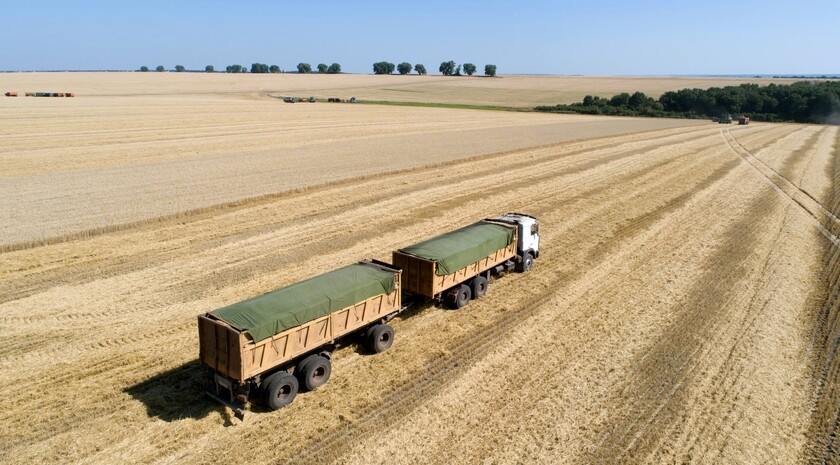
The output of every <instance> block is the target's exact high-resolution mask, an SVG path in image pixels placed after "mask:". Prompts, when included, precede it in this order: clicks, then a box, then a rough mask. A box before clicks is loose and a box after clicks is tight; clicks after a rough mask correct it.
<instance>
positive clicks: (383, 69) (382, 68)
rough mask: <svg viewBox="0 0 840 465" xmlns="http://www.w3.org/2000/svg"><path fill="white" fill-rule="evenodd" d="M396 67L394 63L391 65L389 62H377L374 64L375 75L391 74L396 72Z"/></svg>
mask: <svg viewBox="0 0 840 465" xmlns="http://www.w3.org/2000/svg"><path fill="white" fill-rule="evenodd" d="M395 68H396V66H395V65H394V64H393V63H389V62H387V61H377V62H376V63H374V64H373V73H374V74H391V73H393V72H394V69H395Z"/></svg>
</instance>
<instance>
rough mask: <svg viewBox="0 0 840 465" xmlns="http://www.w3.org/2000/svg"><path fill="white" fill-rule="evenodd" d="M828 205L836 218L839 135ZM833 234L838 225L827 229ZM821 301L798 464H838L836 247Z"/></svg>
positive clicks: (839, 255) (839, 290)
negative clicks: (807, 421) (804, 443)
mask: <svg viewBox="0 0 840 465" xmlns="http://www.w3.org/2000/svg"><path fill="white" fill-rule="evenodd" d="M830 173H831V176H830V178H831V180H832V182H831V186H830V191H829V194H828V203H829V205H830V207H831V211H832V212H833V213H834V214H836V215H840V133H838V134H837V135H836V136H835V140H834V150H833V157H832V163H831V166H830ZM829 227H830V229H831V232H832V233H833V234H835V235H836V234H838V233H840V225H837V224H832V225H830V226H829ZM824 264H825V278H824V279H825V281H824V284H825V300H824V302H823V304H822V306H821V307H820V309H819V311H818V312H817V313H816V315H814V318H813V321H812V322H811V327H812V333H811V335H810V339H811V342H810V347H811V352H812V355H813V358H814V370H813V374H812V390H813V395H812V399H813V400H812V402H813V405H812V407H811V424H810V425H809V428H808V432H807V438H808V444H807V447H806V448H805V450H804V451H803V454H802V461H803V462H804V463H808V464H812V465H838V464H840V247H838V246H837V245H836V244H831V245H830V246H829V247H827V250H826V252H825V259H824Z"/></svg>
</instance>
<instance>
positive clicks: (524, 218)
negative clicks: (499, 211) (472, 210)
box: [493, 213, 540, 271]
mask: <svg viewBox="0 0 840 465" xmlns="http://www.w3.org/2000/svg"><path fill="white" fill-rule="evenodd" d="M493 219H494V220H496V221H502V222H505V223H510V224H515V225H516V226H517V228H519V230H518V231H517V232H518V234H517V236H518V243H517V244H516V252H517V255H518V256H519V263H518V264H517V265H518V267H519V268H520V269H521V270H522V271H527V270H529V269H530V268H531V265H533V262H534V259H535V258H537V257H539V256H540V222H539V221H537V219H536V218H534V217H533V216H531V215H526V214H524V213H505V214H504V215H502V216H497V217H496V218H493Z"/></svg>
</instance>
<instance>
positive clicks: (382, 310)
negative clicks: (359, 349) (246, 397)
mask: <svg viewBox="0 0 840 465" xmlns="http://www.w3.org/2000/svg"><path fill="white" fill-rule="evenodd" d="M394 278H395V287H394V290H393V291H392V292H391V293H390V294H380V295H377V296H373V297H371V298H369V299H367V300H365V301H363V302H359V303H357V304H355V305H351V306H349V307H345V308H343V309H341V310H337V311H335V312H333V313H331V314H329V315H326V316H324V317H322V318H318V319H316V320H312V321H310V322H307V323H305V324H303V325H301V326H298V327H295V328H291V329H289V330H286V331H283V332H282V333H279V334H277V335H275V336H272V337H270V338H268V339H265V340H263V341H260V342H257V343H254V342H251V341H250V340H248V339H247V338H245V337H244V336H243V344H242V345H241V346H240V347H239V350H240V352H241V354H242V356H241V359H242V361H243V363H242V366H243V368H242V374H241V377H234V379H239V380H240V381H243V380H245V379H248V378H252V377H254V376H256V375H258V374H260V373H263V372H265V371H268V370H270V369H272V368H274V367H276V366H278V365H281V364H283V363H285V362H287V361H289V360H291V359H293V358H295V357H298V356H300V355H301V354H304V353H307V352H309V351H312V350H315V349H317V348H318V347H320V346H322V345H324V344H329V343H332V342H333V341H335V340H336V339H338V338H339V337H341V336H344V335H346V334H348V333H351V332H353V331H355V330H357V329H359V328H360V327H362V326H365V325H367V324H369V323H370V322H372V321H375V320H378V319H380V318H383V317H385V316H387V315H389V314H391V313H393V312H395V311H397V310H399V309H400V307H401V304H402V302H401V296H400V292H401V289H400V273H395V274H394Z"/></svg>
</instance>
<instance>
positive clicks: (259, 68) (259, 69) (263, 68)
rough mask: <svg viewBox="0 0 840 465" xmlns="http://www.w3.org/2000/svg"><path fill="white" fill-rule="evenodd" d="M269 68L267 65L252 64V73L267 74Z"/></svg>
mask: <svg viewBox="0 0 840 465" xmlns="http://www.w3.org/2000/svg"><path fill="white" fill-rule="evenodd" d="M268 70H269V67H268V65H267V64H265V63H252V64H251V72H252V73H261V74H262V73H267V72H268Z"/></svg>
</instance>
